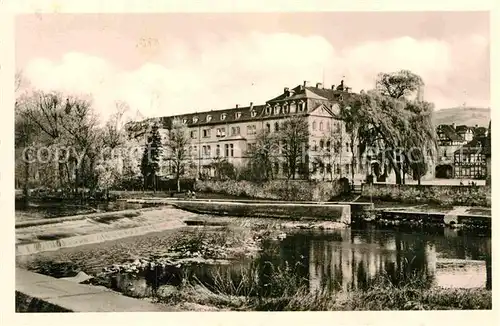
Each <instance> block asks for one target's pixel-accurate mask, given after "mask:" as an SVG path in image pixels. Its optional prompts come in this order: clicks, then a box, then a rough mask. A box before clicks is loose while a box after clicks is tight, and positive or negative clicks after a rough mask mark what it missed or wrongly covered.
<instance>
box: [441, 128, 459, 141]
mask: <svg viewBox="0 0 500 326" xmlns="http://www.w3.org/2000/svg"><path fill="white" fill-rule="evenodd" d="M437 132H438V133H442V134H444V137H446V138H447V139H448V140H451V141H464V139H463V138H462V137H460V135H458V134H457V132H456V131H455V129H454V128H453V126H450V125H439V126H438V127H437Z"/></svg>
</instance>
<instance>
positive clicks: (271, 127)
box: [135, 81, 352, 179]
mask: <svg viewBox="0 0 500 326" xmlns="http://www.w3.org/2000/svg"><path fill="white" fill-rule="evenodd" d="M348 96H352V93H351V92H350V88H348V87H345V86H344V84H343V81H342V82H341V84H340V85H339V86H338V87H334V86H331V87H330V88H324V87H323V85H322V84H321V83H318V84H316V85H315V86H309V85H308V84H307V82H304V83H303V84H301V85H298V86H296V87H294V88H288V87H285V88H284V90H283V92H282V93H281V94H280V95H278V96H275V97H274V98H272V99H270V100H268V101H267V102H266V103H265V104H263V105H254V104H253V103H252V102H251V103H250V105H249V106H239V105H236V106H235V107H234V108H230V109H224V110H212V111H204V112H196V113H189V114H182V115H177V116H169V117H162V118H158V121H159V122H160V124H161V128H162V129H163V130H165V131H167V130H169V129H170V128H171V125H172V121H173V120H174V119H179V120H180V121H182V122H183V123H184V124H185V125H186V126H187V128H188V132H189V136H190V138H191V143H190V145H189V153H190V158H191V160H192V162H194V164H195V165H196V170H197V172H198V176H213V175H214V171H213V164H212V163H213V162H214V161H215V160H217V159H225V160H227V161H228V162H230V163H232V164H234V165H235V166H242V165H244V164H245V163H246V162H248V157H249V155H248V154H249V152H250V150H251V149H252V148H253V146H255V143H256V138H257V135H258V134H259V132H260V131H261V130H267V131H269V132H277V131H279V129H280V127H281V126H282V123H283V121H284V119H286V118H287V117H290V116H291V115H301V116H303V117H304V118H305V119H306V120H307V122H308V126H309V134H310V135H309V144H308V146H307V147H306V151H307V155H306V161H305V162H303V163H304V164H305V165H306V166H307V167H308V170H309V172H310V174H309V177H310V178H325V179H326V178H328V179H329V178H330V177H331V176H332V174H336V175H337V174H339V173H344V174H347V173H348V171H349V169H350V164H351V157H352V156H351V155H352V153H350V150H351V146H350V143H349V141H350V140H349V137H348V136H347V134H346V132H345V126H344V124H343V123H342V122H341V121H340V120H336V119H335V113H338V110H339V102H340V101H342V100H343V99H344V98H346V97H348ZM139 129H140V128H139ZM334 132H335V135H337V136H336V137H337V138H338V139H337V140H339V139H341V141H340V142H339V141H337V144H341V148H340V146H338V147H336V148H334V146H333V143H332V141H331V140H330V137H329V135H331V134H332V133H334ZM167 133H168V132H167ZM141 135H143V132H137V133H136V134H135V136H136V137H137V136H141ZM339 137H340V138H339ZM329 153H334V154H332V155H328V154H329ZM325 157H328V158H331V160H328V162H325V164H318V162H321V161H325V160H324V158H325ZM322 159H323V160H322ZM278 161H279V162H276V163H275V166H274V167H273V170H274V171H273V172H274V175H277V176H278V177H283V176H284V170H285V169H286V166H285V162H284V160H283V159H282V158H281V160H280V157H279V153H278ZM166 170H167V171H166V172H165V173H163V174H164V175H168V174H169V173H168V166H167V167H166Z"/></svg>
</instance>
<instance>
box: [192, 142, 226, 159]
mask: <svg viewBox="0 0 500 326" xmlns="http://www.w3.org/2000/svg"><path fill="white" fill-rule="evenodd" d="M221 149H223V150H224V152H221ZM189 152H190V153H191V155H193V156H195V157H196V156H198V146H189ZM201 156H202V157H204V158H210V157H212V147H211V146H210V145H203V146H201ZM223 156H224V157H234V144H224V146H223V147H222V146H221V145H216V146H215V156H214V157H223Z"/></svg>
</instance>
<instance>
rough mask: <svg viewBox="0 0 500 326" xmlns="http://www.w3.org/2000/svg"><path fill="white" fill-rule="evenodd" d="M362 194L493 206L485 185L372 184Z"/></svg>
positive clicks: (392, 198) (420, 200)
mask: <svg viewBox="0 0 500 326" xmlns="http://www.w3.org/2000/svg"><path fill="white" fill-rule="evenodd" d="M362 195H363V197H370V198H372V199H379V200H385V201H399V202H403V203H435V204H439V205H443V206H450V205H461V206H485V207H491V189H490V188H488V187H484V186H481V187H466V186H431V185H425V186H416V185H371V186H364V187H363V193H362Z"/></svg>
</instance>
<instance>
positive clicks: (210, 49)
mask: <svg viewBox="0 0 500 326" xmlns="http://www.w3.org/2000/svg"><path fill="white" fill-rule="evenodd" d="M138 51H139V50H138ZM488 51H489V45H488V40H487V39H486V38H484V37H481V36H477V35H471V36H470V37H464V38H460V39H455V40H452V41H450V42H444V41H440V40H435V39H421V40H416V39H413V38H410V37H403V38H397V39H390V40H383V41H373V42H365V43H360V44H357V45H353V46H351V47H347V48H342V49H336V48H335V44H332V43H330V42H328V41H327V40H326V39H325V38H323V37H321V36H316V35H312V36H302V35H295V34H286V33H278V34H260V33H250V34H245V35H235V37H232V38H229V39H228V38H226V39H221V38H218V37H217V36H214V35H210V34H207V35H206V37H200V41H199V42H197V43H196V44H189V43H186V42H184V41H182V40H174V39H170V40H168V42H162V43H160V45H159V46H158V47H157V48H156V49H155V57H154V59H152V60H151V61H149V62H144V63H143V64H142V66H141V65H140V66H138V67H136V68H134V69H131V70H124V69H122V68H120V67H119V66H118V65H115V64H114V63H113V61H111V60H110V59H105V58H100V57H96V56H92V55H88V54H85V53H75V52H73V53H67V54H66V55H64V56H63V57H62V59H61V60H60V61H58V62H54V61H50V60H47V59H44V58H38V59H35V60H32V61H31V62H29V64H28V65H27V67H26V68H25V74H26V77H27V78H28V79H29V80H30V81H31V83H32V85H34V86H35V87H37V88H41V89H59V90H62V91H65V92H71V93H90V94H92V95H93V97H94V105H95V107H96V110H97V111H99V112H100V113H101V114H102V116H103V117H106V116H107V115H109V114H110V113H111V112H113V110H114V102H115V101H117V100H122V101H125V102H127V103H129V105H130V106H131V108H132V109H133V111H134V112H135V110H140V111H141V112H142V113H143V114H144V115H146V116H163V115H171V114H179V113H184V112H194V111H201V110H210V109H220V108H228V107H234V105H235V104H240V105H247V104H248V103H249V102H250V101H253V102H254V103H264V102H265V101H266V100H268V99H270V98H272V97H274V96H276V95H278V94H280V93H281V92H282V89H283V87H294V86H296V85H297V84H299V83H301V82H302V81H303V80H309V81H311V83H312V84H314V83H315V82H321V81H322V80H323V78H325V83H326V84H328V83H333V84H338V83H339V82H340V79H341V78H342V76H345V79H346V83H347V84H348V85H349V86H352V87H353V89H354V91H359V90H361V89H370V88H373V85H374V81H375V77H376V75H377V74H378V73H379V72H382V71H384V72H389V71H396V70H399V69H410V70H412V71H414V72H415V73H417V74H419V75H421V76H422V77H423V79H424V81H425V82H426V92H425V94H426V96H427V99H428V100H430V101H434V102H435V103H436V106H437V107H438V108H439V107H445V106H455V105H458V104H460V103H461V101H463V100H462V99H460V98H459V97H460V96H462V95H460V94H463V90H462V89H460V88H461V87H462V86H464V85H468V86H467V87H468V91H467V93H468V97H469V98H468V100H469V102H470V104H474V103H472V102H474V101H476V102H477V103H478V104H481V105H483V104H486V102H488V105H489V101H487V100H485V98H486V99H487V98H489V93H488V94H485V90H484V88H485V85H486V84H485V83H488V85H489V81H488V78H489V75H488V76H486V77H487V78H486V77H485V76H484V75H485V73H484V68H482V66H481V63H480V62H479V63H478V62H477V60H474V58H476V59H477V58H478V57H481V58H483V57H484V55H485V54H486V55H487V54H488V53H489V52H488ZM119 55H125V54H123V53H120V54H119ZM131 55H136V54H131ZM483 64H484V63H483ZM471 81H472V82H471ZM476 84H477V85H476ZM471 85H476V86H477V88H478V89H476V86H474V87H472V86H471ZM325 86H327V85H325ZM488 92H489V91H488ZM475 97H477V98H475Z"/></svg>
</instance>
